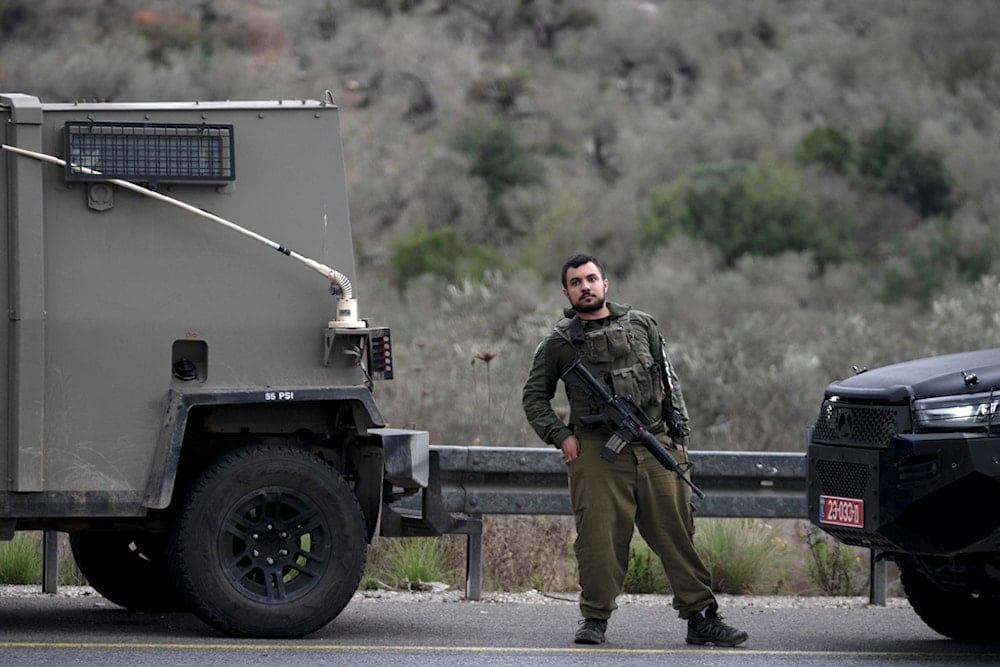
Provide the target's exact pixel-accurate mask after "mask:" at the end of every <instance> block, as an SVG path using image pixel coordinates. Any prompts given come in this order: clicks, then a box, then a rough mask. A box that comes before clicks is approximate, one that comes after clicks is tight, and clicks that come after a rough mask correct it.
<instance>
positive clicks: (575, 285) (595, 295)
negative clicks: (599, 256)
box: [563, 262, 608, 313]
mask: <svg viewBox="0 0 1000 667" xmlns="http://www.w3.org/2000/svg"><path fill="white" fill-rule="evenodd" d="M607 291H608V279H607V278H605V277H604V276H602V275H601V271H600V269H598V268H597V266H596V265H595V264H594V263H593V262H587V263H586V264H581V265H580V266H578V267H576V268H570V269H569V270H567V271H566V287H565V288H564V289H563V294H565V295H566V298H567V299H569V303H570V305H571V306H573V309H574V310H576V312H578V313H593V312H596V311H598V310H601V309H602V308H604V297H605V294H606V293H607Z"/></svg>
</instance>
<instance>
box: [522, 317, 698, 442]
mask: <svg viewBox="0 0 1000 667" xmlns="http://www.w3.org/2000/svg"><path fill="white" fill-rule="evenodd" d="M608 308H609V310H610V311H611V316H610V317H609V318H607V320H605V321H603V322H602V323H601V325H603V327H607V328H610V327H615V328H617V329H625V330H627V331H628V333H629V340H630V341H632V344H633V345H635V346H636V347H639V348H641V347H642V346H646V348H645V349H639V350H637V352H638V353H639V356H640V357H641V358H642V359H644V360H645V359H650V360H651V362H650V365H651V366H653V368H651V369H649V370H650V371H651V375H650V377H651V378H652V380H651V382H652V383H653V384H656V385H658V386H657V387H655V392H654V393H655V394H656V395H652V396H651V395H647V396H643V397H640V396H632V398H633V400H635V401H636V402H637V403H641V404H642V408H643V410H644V411H646V412H647V416H648V417H649V418H650V420H651V429H650V430H651V431H652V432H654V433H655V432H663V430H664V429H665V430H666V432H667V434H668V435H670V437H671V439H672V440H674V441H675V442H677V443H678V444H682V445H683V444H686V436H687V423H688V413H687V407H686V405H685V404H684V397H683V394H682V393H681V385H680V381H679V380H678V378H677V375H676V374H675V372H674V369H673V366H672V364H671V363H670V360H669V358H668V357H667V353H666V350H665V346H664V342H663V338H662V336H661V335H660V332H659V329H658V327H657V324H656V320H654V319H653V317H652V316H651V315H649V314H647V313H644V312H642V311H639V310H635V309H633V308H631V306H628V305H626V304H616V303H611V302H608ZM564 314H565V316H566V317H565V318H564V319H562V320H560V321H559V322H558V323H557V324H556V325H555V327H554V328H553V330H552V332H551V333H550V334H549V335H548V336H547V337H546V338H545V339H544V340H543V341H542V342H541V343H539V344H538V347H537V348H535V354H534V358H533V360H532V363H531V369H530V370H529V371H528V378H527V381H526V382H525V384H524V390H523V394H522V405H523V407H524V413H525V416H526V417H527V419H528V423H529V424H530V425H531V427H532V428H533V429H534V430H535V432H536V433H538V435H539V437H540V438H542V440H544V441H545V442H547V443H551V444H553V445H555V446H556V447H559V446H560V445H561V444H562V441H563V440H565V439H566V438H567V437H568V436H569V435H571V434H573V433H575V434H576V435H577V436H581V435H589V436H593V437H610V436H611V435H612V433H613V429H611V428H610V427H608V426H606V425H586V426H584V425H583V424H581V423H580V419H579V418H580V417H581V416H585V415H587V414H594V413H595V412H596V411H597V409H598V407H599V406H596V405H591V406H590V407H588V406H587V405H586V401H585V400H583V401H581V397H580V396H579V392H580V391H582V390H580V389H576V388H574V389H571V388H569V387H566V386H565V385H564V391H565V392H566V397H567V400H568V401H569V403H570V408H571V410H570V415H569V423H564V422H563V421H562V420H561V419H560V418H559V416H558V415H557V414H556V412H555V410H554V409H553V408H552V399H553V398H554V397H555V393H556V389H557V387H558V384H559V380H560V378H561V377H562V374H563V373H564V372H565V371H566V369H567V368H568V367H569V365H570V364H571V363H572V362H573V361H575V360H576V359H577V358H582V359H583V360H584V364H585V365H586V366H587V367H588V369H589V370H590V371H591V373H593V374H594V375H595V377H598V378H599V379H601V381H602V382H604V383H605V384H608V381H607V380H606V379H605V378H606V377H607V376H609V375H610V374H611V373H610V372H609V371H611V370H612V368H611V367H610V366H607V365H601V364H596V363H594V362H593V361H592V360H591V359H590V358H588V356H593V355H592V354H590V353H589V352H588V350H587V349H585V347H584V346H581V345H577V344H574V343H573V342H572V341H571V338H572V336H571V334H570V333H569V328H570V325H571V322H572V321H573V318H574V316H575V315H576V313H575V311H573V310H572V309H566V310H565V311H564ZM584 324H585V326H587V327H590V329H589V331H588V333H589V334H590V335H593V334H594V333H596V332H595V331H594V328H593V327H594V323H584ZM601 325H597V326H599V327H600V326H601ZM599 330H601V329H598V331H599ZM608 390H609V391H610V392H611V393H613V394H614V393H617V392H616V391H615V387H613V386H608ZM573 391H575V392H577V395H572V392H573ZM647 393H648V392H647Z"/></svg>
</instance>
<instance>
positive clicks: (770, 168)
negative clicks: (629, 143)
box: [639, 159, 853, 267]
mask: <svg viewBox="0 0 1000 667" xmlns="http://www.w3.org/2000/svg"><path fill="white" fill-rule="evenodd" d="M677 231H680V232H682V233H684V234H686V235H688V236H690V237H692V238H695V239H700V240H702V241H707V242H708V243H711V244H712V245H714V246H716V247H718V248H719V249H720V250H721V252H722V258H723V261H724V263H725V264H726V266H729V267H732V266H734V265H735V263H736V261H737V260H738V259H739V258H740V257H742V256H744V255H757V256H771V255H778V254H782V253H784V252H788V251H808V252H811V253H812V254H813V257H814V260H815V262H816V264H817V265H818V266H820V267H824V266H826V265H828V264H834V263H839V262H842V261H844V260H846V259H848V258H850V257H851V256H852V255H853V251H852V248H851V247H850V245H849V244H848V243H847V241H846V240H844V239H843V238H842V237H841V234H839V233H838V231H837V229H836V227H835V225H834V224H833V222H832V221H830V220H828V219H826V218H825V217H824V215H823V214H822V213H821V210H820V207H819V204H818V200H817V198H816V197H815V196H814V195H813V194H812V193H811V192H810V191H809V190H808V189H807V188H806V187H805V185H804V184H803V182H802V179H801V178H800V176H799V174H798V173H797V172H796V170H795V169H794V167H792V166H790V165H787V164H783V163H778V162H775V161H772V160H766V159H765V160H760V161H758V162H755V163H752V164H748V165H736V166H727V167H717V166H711V167H708V168H704V167H703V168H700V169H698V170H695V171H692V172H691V173H689V174H688V176H687V177H685V178H683V179H681V180H680V181H677V182H674V183H670V184H667V185H666V186H663V187H661V188H659V189H658V190H655V191H654V192H653V194H652V196H651V197H650V200H649V202H648V203H647V206H646V208H645V210H644V211H643V213H642V216H641V218H640V221H639V236H640V241H641V242H642V244H643V245H644V246H646V247H655V246H658V245H662V244H664V243H665V242H666V241H668V240H669V239H670V237H671V236H672V235H673V234H674V233H676V232H677Z"/></svg>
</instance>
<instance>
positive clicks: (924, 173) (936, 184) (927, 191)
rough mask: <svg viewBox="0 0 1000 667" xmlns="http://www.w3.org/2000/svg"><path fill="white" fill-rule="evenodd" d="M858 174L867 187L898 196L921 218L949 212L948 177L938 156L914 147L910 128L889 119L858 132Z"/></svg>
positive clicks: (949, 177)
mask: <svg viewBox="0 0 1000 667" xmlns="http://www.w3.org/2000/svg"><path fill="white" fill-rule="evenodd" d="M858 175H859V176H860V177H861V179H862V180H863V181H864V183H865V184H866V185H867V186H868V187H870V188H872V189H875V190H881V191H884V192H891V193H893V194H895V195H898V196H899V197H900V198H902V199H903V201H905V202H906V203H907V204H909V205H910V206H911V207H913V209H914V210H916V211H917V212H918V213H920V215H921V216H922V217H928V216H932V215H938V214H941V213H949V212H950V211H951V208H952V202H951V189H952V186H951V176H950V175H949V174H948V171H947V169H946V168H945V166H944V162H943V161H942V160H941V157H940V156H939V155H938V154H936V153H934V152H931V151H928V150H922V149H920V148H918V147H917V146H916V140H915V136H914V134H913V130H911V129H910V128H909V126H907V125H905V124H903V123H901V122H898V121H896V120H894V119H892V118H886V119H885V120H884V121H883V122H882V124H881V125H879V126H878V127H875V128H873V129H870V130H868V131H866V132H864V133H863V134H862V136H861V141H860V146H859V149H858Z"/></svg>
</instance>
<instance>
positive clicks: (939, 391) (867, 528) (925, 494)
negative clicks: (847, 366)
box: [808, 349, 1000, 643]
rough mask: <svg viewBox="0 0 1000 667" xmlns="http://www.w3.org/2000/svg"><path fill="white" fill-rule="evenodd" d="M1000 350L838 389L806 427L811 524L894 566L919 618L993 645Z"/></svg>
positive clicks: (849, 382) (898, 370) (999, 559)
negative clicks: (877, 555)
mask: <svg viewBox="0 0 1000 667" xmlns="http://www.w3.org/2000/svg"><path fill="white" fill-rule="evenodd" d="M998 402H1000V349H991V350H979V351H974V352H963V353H959V354H948V355H943V356H937V357H930V358H926V359H917V360H913V361H907V362H903V363H898V364H893V365H890V366H885V367H882V368H875V369H871V370H859V371H857V372H856V374H855V375H854V376H853V377H850V378H847V379H845V380H838V381H836V382H833V383H831V384H830V385H829V386H827V388H826V393H825V395H824V398H823V403H822V406H821V407H820V413H819V417H818V419H817V420H816V423H815V425H814V426H813V427H812V428H810V429H809V435H808V439H809V443H808V475H809V479H808V505H809V514H810V519H811V521H812V522H813V523H814V524H815V525H817V526H818V527H819V528H821V529H822V530H824V531H826V532H827V533H829V534H830V535H832V536H833V537H835V538H837V539H838V540H840V541H842V542H844V543H845V544H850V545H855V546H861V547H868V548H871V549H875V550H877V551H878V552H879V553H880V554H881V556H882V557H884V558H887V559H889V560H892V561H894V562H896V563H897V565H898V566H899V569H900V577H901V580H902V584H903V588H904V590H905V592H906V596H907V598H908V599H909V601H910V604H911V605H912V606H913V609H914V610H915V611H916V612H917V614H918V615H919V616H920V618H921V619H923V620H924V622H925V623H927V625H928V626H930V627H931V628H933V629H934V630H935V631H937V632H939V633H941V634H943V635H946V636H948V637H950V638H952V639H955V640H958V641H969V642H989V643H995V642H998V641H1000V634H998V633H997V632H996V621H997V619H998V618H1000V511H998V508H1000V412H998V409H997V407H998Z"/></svg>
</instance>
